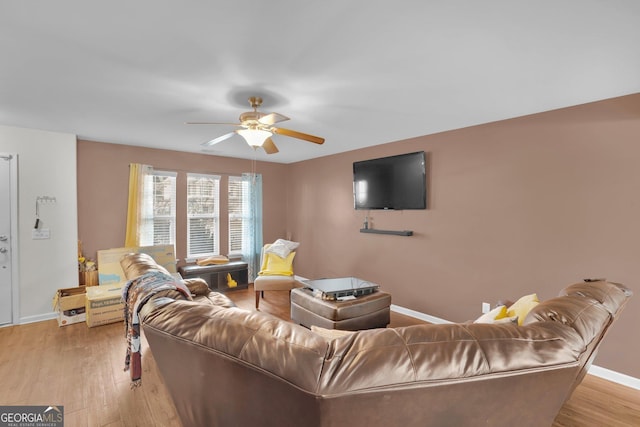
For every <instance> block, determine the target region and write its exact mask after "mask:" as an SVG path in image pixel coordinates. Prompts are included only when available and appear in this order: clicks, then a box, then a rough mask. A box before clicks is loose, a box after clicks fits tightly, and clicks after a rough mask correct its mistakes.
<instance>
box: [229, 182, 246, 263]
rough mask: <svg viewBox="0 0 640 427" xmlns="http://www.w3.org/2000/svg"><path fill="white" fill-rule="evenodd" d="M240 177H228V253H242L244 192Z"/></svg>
mask: <svg viewBox="0 0 640 427" xmlns="http://www.w3.org/2000/svg"><path fill="white" fill-rule="evenodd" d="M244 191H245V190H244V183H243V182H242V177H239V176H230V177H229V206H228V211H229V253H230V254H239V253H242V233H243V230H242V226H243V217H242V209H243V206H242V201H243V192H244Z"/></svg>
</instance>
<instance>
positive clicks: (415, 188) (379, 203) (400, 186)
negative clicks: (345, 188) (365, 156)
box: [353, 151, 427, 210]
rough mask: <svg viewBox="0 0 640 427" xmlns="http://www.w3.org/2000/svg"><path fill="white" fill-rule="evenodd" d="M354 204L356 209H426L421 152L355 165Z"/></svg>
mask: <svg viewBox="0 0 640 427" xmlns="http://www.w3.org/2000/svg"><path fill="white" fill-rule="evenodd" d="M353 200H354V205H355V208H356V209H396V210H402V209H426V208H427V174H426V167H425V153H424V151H418V152H416V153H407V154H400V155H397V156H390V157H383V158H379V159H371V160H363V161H360V162H354V163H353Z"/></svg>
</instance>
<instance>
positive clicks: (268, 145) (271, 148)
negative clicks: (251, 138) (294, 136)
mask: <svg viewBox="0 0 640 427" xmlns="http://www.w3.org/2000/svg"><path fill="white" fill-rule="evenodd" d="M262 148H264V151H266V153H267V154H275V153H277V152H278V151H280V150H278V147H276V144H274V143H273V139H271V138H267V139H265V140H264V144H262Z"/></svg>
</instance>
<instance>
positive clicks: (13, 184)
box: [0, 153, 20, 326]
mask: <svg viewBox="0 0 640 427" xmlns="http://www.w3.org/2000/svg"><path fill="white" fill-rule="evenodd" d="M0 156H2V157H3V158H8V161H9V181H10V182H9V200H10V203H11V209H10V212H9V215H10V220H9V221H10V223H11V224H10V229H11V242H10V243H9V246H10V247H11V305H12V307H11V323H10V324H9V325H6V326H11V325H17V324H19V323H20V316H19V313H20V274H19V271H18V266H19V265H20V263H19V260H18V258H19V252H18V250H19V244H18V241H19V239H18V229H19V227H18V154H16V153H0Z"/></svg>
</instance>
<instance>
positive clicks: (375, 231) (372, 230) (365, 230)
mask: <svg viewBox="0 0 640 427" xmlns="http://www.w3.org/2000/svg"><path fill="white" fill-rule="evenodd" d="M360 232H361V233H373V234H393V235H395V236H413V231H411V230H400V231H394V230H378V229H375V228H361V229H360Z"/></svg>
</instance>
